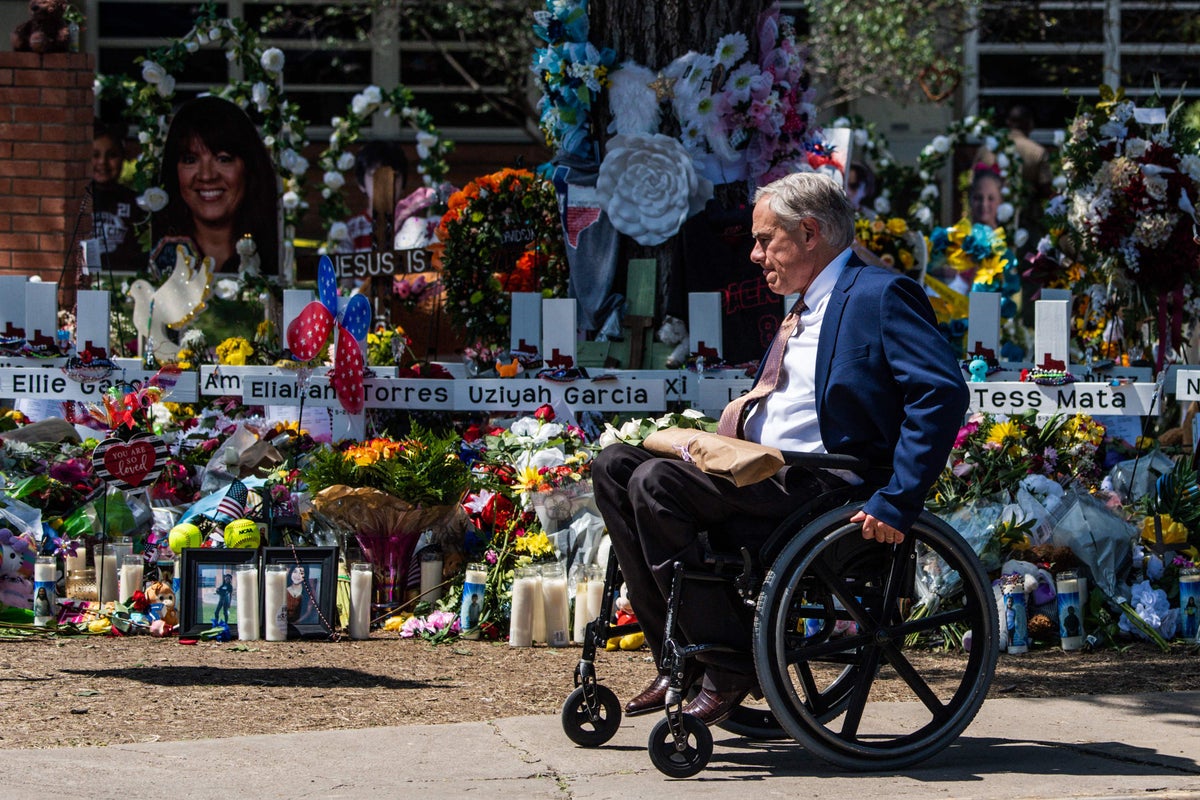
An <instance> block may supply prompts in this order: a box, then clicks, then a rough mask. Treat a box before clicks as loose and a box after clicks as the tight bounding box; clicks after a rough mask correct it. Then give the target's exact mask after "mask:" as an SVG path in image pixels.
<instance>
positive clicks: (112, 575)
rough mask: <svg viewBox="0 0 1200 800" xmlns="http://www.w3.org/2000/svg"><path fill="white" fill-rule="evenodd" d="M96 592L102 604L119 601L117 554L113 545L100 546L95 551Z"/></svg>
mask: <svg viewBox="0 0 1200 800" xmlns="http://www.w3.org/2000/svg"><path fill="white" fill-rule="evenodd" d="M95 560H96V591H97V592H98V593H99V596H100V602H101V603H108V602H110V601H113V600H116V599H117V553H116V551H115V550H114V549H113V546H112V545H111V544H98V545H96V550H95Z"/></svg>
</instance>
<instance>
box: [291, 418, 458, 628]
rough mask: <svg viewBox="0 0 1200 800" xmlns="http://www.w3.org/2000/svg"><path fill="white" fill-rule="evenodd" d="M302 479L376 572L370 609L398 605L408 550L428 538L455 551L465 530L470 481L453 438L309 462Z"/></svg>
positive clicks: (330, 454)
mask: <svg viewBox="0 0 1200 800" xmlns="http://www.w3.org/2000/svg"><path fill="white" fill-rule="evenodd" d="M302 475H303V478H304V481H305V483H307V485H308V487H309V490H310V491H311V492H313V507H314V508H315V509H316V510H317V512H318V513H320V514H321V515H323V516H325V517H327V518H329V519H330V520H332V521H334V522H335V523H337V524H339V525H341V526H342V527H343V528H345V529H346V530H349V531H352V532H353V535H354V538H355V541H356V542H357V543H358V546H359V547H360V548H361V549H362V551H363V555H364V556H365V557H366V559H367V561H369V562H370V563H371V566H372V568H373V570H374V572H375V601H376V603H378V604H381V605H387V606H393V607H394V606H397V605H399V604H401V603H402V602H403V601H404V590H405V588H406V586H407V582H408V575H409V571H410V567H411V561H412V554H413V550H414V548H415V547H416V544H417V540H418V539H419V538H420V536H421V534H422V533H423V532H424V531H426V530H433V531H434V533H435V538H436V539H437V540H438V541H439V542H440V543H442V545H443V546H444V547H446V548H448V549H457V546H456V544H455V543H457V542H461V539H462V534H463V531H464V528H465V526H466V517H465V514H464V513H463V511H462V509H461V507H460V506H459V504H458V503H459V500H460V499H461V498H462V497H463V495H464V494H465V493H466V490H467V485H468V481H469V477H470V473H469V471H468V468H467V465H466V464H464V463H463V462H462V460H461V459H459V457H458V442H457V437H453V436H437V435H434V434H432V433H429V432H427V431H422V430H420V429H414V432H413V438H411V439H406V440H401V441H395V440H390V439H372V440H370V441H367V442H362V443H354V444H350V445H349V446H347V447H344V448H327V449H321V450H316V451H314V452H313V453H312V454H311V455H310V456H309V461H308V463H307V465H306V466H305V467H304V469H303V470H302Z"/></svg>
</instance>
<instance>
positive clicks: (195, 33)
mask: <svg viewBox="0 0 1200 800" xmlns="http://www.w3.org/2000/svg"><path fill="white" fill-rule="evenodd" d="M209 44H212V45H217V46H220V47H223V48H224V50H225V57H226V58H227V59H229V60H230V61H234V62H237V63H238V65H239V66H240V67H241V71H242V75H243V76H244V78H243V79H241V80H236V79H234V80H230V81H229V83H228V84H226V85H225V86H223V87H220V88H215V89H214V94H217V95H218V96H220V97H223V98H225V99H226V100H230V101H232V102H234V103H236V104H237V105H238V106H239V107H241V108H243V109H247V108H249V107H250V106H251V105H253V106H254V107H255V108H256V109H257V111H258V112H259V114H260V115H261V117H262V124H261V129H262V133H263V144H265V145H266V146H267V148H268V149H269V150H270V152H271V156H272V160H273V161H274V163H275V168H276V170H277V171H278V173H279V175H280V177H281V178H282V180H283V186H284V192H285V194H286V193H292V194H293V195H295V196H297V197H299V196H301V195H302V192H301V187H302V185H303V182H304V173H305V172H306V171H307V170H308V162H307V161H306V160H305V159H304V158H303V157H302V156H301V155H300V151H301V150H303V149H304V146H305V144H307V141H306V140H305V138H304V127H305V125H304V122H303V120H301V119H300V117H299V116H298V112H299V106H297V105H296V104H295V103H291V102H288V101H286V99H285V98H284V92H283V64H284V55H283V51H282V50H280V49H279V48H276V47H269V48H266V49H263V47H262V45H261V43H260V40H259V36H258V33H257V32H256V31H255V30H254V28H252V27H251V26H250V25H248V24H247V23H246V21H245V20H241V19H219V18H218V17H217V10H216V5H215V4H213V3H205V4H204V5H203V6H202V7H201V10H200V15H199V16H198V17H197V18H196V24H195V25H194V26H193V27H192V29H191V30H190V31H188V33H187V34H186V35H184V36H183V37H181V38H180V39H177V40H175V41H174V42H172V43H171V44H170V45H168V46H166V47H162V48H158V49H155V50H150V51H148V52H147V54H146V55H145V56H142V57H139V58H138V61H139V62H140V63H141V65H142V79H141V81H137V80H134V79H132V78H128V77H126V76H123V75H98V76H97V78H96V84H95V92H96V95H97V97H100V98H106V97H111V98H116V99H119V100H122V101H123V102H124V105H125V116H126V118H127V119H129V120H130V121H131V122H133V124H134V125H135V126H136V128H137V130H138V142H139V143H140V144H141V146H142V147H141V152H139V153H138V156H137V159H136V160H135V161H134V171H133V188H134V190H135V191H137V192H138V193H139V196H138V206H139V207H141V208H142V210H144V211H150V212H155V211H161V210H162V209H163V208H165V207H166V204H167V199H168V198H167V195H166V192H165V191H163V189H162V188H161V187H159V186H158V185H156V181H157V180H158V178H159V170H160V167H161V162H162V151H163V146H164V145H165V143H166V138H167V128H168V126H169V123H170V117H171V113H172V104H173V100H174V97H175V74H176V73H178V72H179V71H180V70H181V69H182V68H183V66H184V64H185V63H186V62H187V60H188V59H189V58H191V56H192V55H193V54H195V53H197V52H199V51H200V49H201V48H202V47H205V46H207V45H209ZM302 211H303V208H301V207H300V206H299V205H298V204H294V205H293V206H292V207H291V208H287V207H286V206H285V207H284V211H283V214H284V225H285V226H286V227H287V228H288V229H289V230H294V228H295V225H296V221H297V219H298V217H299V215H300V213H301V212H302ZM287 238H291V237H290V236H288V237H287Z"/></svg>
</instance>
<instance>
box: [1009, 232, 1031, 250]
mask: <svg viewBox="0 0 1200 800" xmlns="http://www.w3.org/2000/svg"><path fill="white" fill-rule="evenodd" d="M1028 241H1029V231H1027V230H1025V229H1024V228H1017V232H1016V233H1014V234H1013V245H1014V246H1016V247H1024V246H1025V243H1026V242H1028Z"/></svg>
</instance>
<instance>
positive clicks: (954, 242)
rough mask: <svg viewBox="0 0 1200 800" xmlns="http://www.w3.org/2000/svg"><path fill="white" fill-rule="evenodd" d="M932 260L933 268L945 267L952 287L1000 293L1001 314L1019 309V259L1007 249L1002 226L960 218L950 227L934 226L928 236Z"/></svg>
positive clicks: (943, 271) (964, 292)
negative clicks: (1015, 301) (1013, 298)
mask: <svg viewBox="0 0 1200 800" xmlns="http://www.w3.org/2000/svg"><path fill="white" fill-rule="evenodd" d="M929 260H930V267H931V268H933V269H937V268H942V274H943V275H945V276H947V277H948V280H947V283H948V284H949V286H950V288H951V289H954V290H955V291H958V292H960V293H962V294H966V293H968V292H1000V293H1001V294H1003V295H1004V301H1003V303H1002V304H1001V309H1002V314H1003V316H1005V317H1011V316H1012V315H1013V314H1014V313H1015V312H1016V305H1015V304H1014V303H1013V301H1012V299H1011V298H1012V295H1014V294H1015V293H1017V292H1018V291H1020V289H1021V278H1020V275H1019V274H1018V272H1017V259H1016V256H1014V255H1013V253H1012V251H1011V250H1009V249H1008V242H1007V240H1006V238H1005V235H1004V229H1003V228H989V227H988V226H986V225H979V224H972V223H971V221H970V220H967V219H961V220H959V221H958V222H957V223H955V224H954V225H953V226H952V227H949V228H934V229H933V233H931V234H930V235H929Z"/></svg>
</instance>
